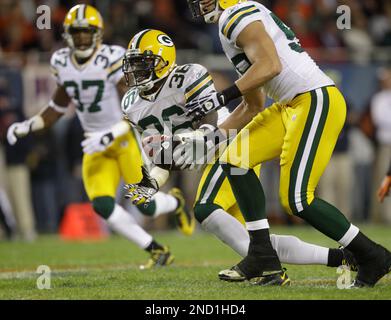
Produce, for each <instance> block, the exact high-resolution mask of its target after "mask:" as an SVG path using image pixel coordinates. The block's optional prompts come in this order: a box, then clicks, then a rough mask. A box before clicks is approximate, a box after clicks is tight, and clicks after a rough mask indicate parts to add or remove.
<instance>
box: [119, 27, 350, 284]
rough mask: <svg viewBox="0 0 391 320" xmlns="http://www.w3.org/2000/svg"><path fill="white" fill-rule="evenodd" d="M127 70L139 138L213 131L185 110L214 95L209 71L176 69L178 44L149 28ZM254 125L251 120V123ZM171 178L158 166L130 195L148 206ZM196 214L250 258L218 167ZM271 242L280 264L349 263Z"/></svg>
mask: <svg viewBox="0 0 391 320" xmlns="http://www.w3.org/2000/svg"><path fill="white" fill-rule="evenodd" d="M123 71H124V74H125V78H126V79H127V81H128V83H129V84H132V85H131V88H130V90H129V91H128V92H127V93H126V94H125V96H124V97H123V99H122V109H123V112H124V114H125V117H126V119H128V121H130V123H131V124H132V125H133V126H134V127H135V128H136V129H137V130H138V131H139V133H140V134H141V135H144V134H145V133H147V134H153V133H155V135H157V136H158V139H157V141H158V142H159V141H161V138H160V137H161V135H167V136H172V135H174V137H175V136H186V135H187V134H189V133H190V134H191V133H192V132H193V129H197V132H198V133H199V134H202V133H203V132H205V131H204V130H208V128H209V127H211V123H213V122H208V123H204V124H202V125H200V123H199V122H197V121H195V119H194V117H192V116H186V111H187V109H186V107H185V105H186V103H189V102H191V101H193V100H194V99H196V98H197V97H202V96H204V95H205V96H208V94H209V93H210V92H214V91H215V88H214V84H213V80H212V78H211V76H210V75H209V73H208V71H207V70H206V68H205V67H203V66H201V65H199V64H185V65H180V66H178V65H176V50H175V46H174V43H173V41H172V40H171V38H170V37H169V36H168V35H167V34H165V33H164V32H161V31H158V30H153V29H146V30H143V31H141V32H139V33H138V34H136V35H135V36H134V37H133V38H132V39H131V41H130V42H129V46H128V50H127V51H126V54H125V58H124V62H123ZM260 107H262V106H258V108H260ZM217 115H218V119H217V123H218V124H219V125H221V126H224V123H226V122H229V117H228V116H229V114H228V112H227V110H226V109H220V110H219V111H218V113H217ZM250 120H251V119H250V118H249V119H247V122H249V121H250ZM243 125H245V123H243ZM148 131H150V132H148ZM146 139H148V137H147V138H146ZM202 141H204V140H202ZM167 160H171V159H169V158H168V159H167ZM189 164H190V162H189ZM164 165H167V163H166V164H164ZM168 175H169V172H168V171H167V170H165V169H162V168H160V167H159V166H155V167H154V168H153V169H152V170H151V171H150V172H149V173H148V172H146V171H144V177H143V180H142V181H141V182H140V183H138V184H132V185H129V186H128V189H129V194H128V196H129V197H130V198H131V199H132V201H134V203H136V204H137V203H139V202H142V201H146V198H147V197H148V196H150V194H153V193H154V192H156V191H157V190H158V189H159V187H161V186H162V185H163V184H164V182H165V181H166V180H167V178H168ZM194 213H195V217H196V219H197V220H198V221H199V222H200V224H201V225H202V227H203V228H204V229H205V230H207V231H209V232H211V233H213V234H214V235H216V236H217V237H218V238H219V239H220V240H221V241H223V242H224V243H226V244H227V245H228V246H230V247H231V248H232V249H233V250H235V251H236V252H237V253H238V254H239V255H241V256H243V257H244V256H246V255H247V250H248V247H249V242H250V239H249V235H248V233H247V231H246V229H245V228H244V226H243V224H242V223H243V217H242V215H241V213H240V210H239V208H238V206H237V204H236V201H235V197H234V195H233V193H232V190H231V188H230V185H229V182H228V180H227V179H226V177H225V173H224V171H223V170H222V168H221V166H220V164H219V163H218V162H216V163H213V162H212V163H211V164H208V165H207V166H206V168H205V169H204V171H203V175H202V178H201V181H200V183H199V187H198V192H197V197H196V201H195V205H194ZM241 222H242V223H241ZM270 237H271V242H272V244H273V247H274V249H275V250H276V251H277V253H278V255H279V257H280V258H281V261H283V262H286V263H295V264H324V265H329V266H339V265H341V264H342V263H343V261H342V260H343V259H344V258H347V259H349V261H351V260H350V256H349V253H348V252H346V251H344V250H339V249H328V248H323V247H319V246H315V245H312V244H309V243H305V242H303V241H301V240H300V239H298V238H296V237H293V236H278V235H271V236H270ZM351 262H353V261H351ZM220 278H222V279H226V280H230V281H243V280H245V278H244V277H243V276H242V275H238V274H237V273H236V274H235V273H234V274H230V275H228V277H227V274H225V273H224V274H221V275H220ZM274 281H277V280H276V279H274ZM287 283H289V278H288V277H287V276H286V274H283V277H282V278H281V277H280V278H279V281H278V284H280V285H282V284H287ZM257 284H260V283H257Z"/></svg>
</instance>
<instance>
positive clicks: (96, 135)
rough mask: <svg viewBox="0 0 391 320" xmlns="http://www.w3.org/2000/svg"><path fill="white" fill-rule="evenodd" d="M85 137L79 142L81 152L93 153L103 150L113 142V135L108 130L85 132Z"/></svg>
mask: <svg viewBox="0 0 391 320" xmlns="http://www.w3.org/2000/svg"><path fill="white" fill-rule="evenodd" d="M85 136H86V139H84V140H83V141H82V142H81V146H82V147H83V152H84V153H88V154H93V153H95V152H102V151H105V150H106V149H107V148H108V147H109V146H110V145H111V143H112V142H113V140H114V136H113V133H112V132H111V130H110V131H100V132H90V133H86V134H85Z"/></svg>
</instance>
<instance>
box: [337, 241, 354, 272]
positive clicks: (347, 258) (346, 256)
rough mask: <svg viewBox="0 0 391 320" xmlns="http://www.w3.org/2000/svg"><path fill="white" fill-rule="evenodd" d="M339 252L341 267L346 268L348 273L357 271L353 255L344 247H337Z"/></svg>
mask: <svg viewBox="0 0 391 320" xmlns="http://www.w3.org/2000/svg"><path fill="white" fill-rule="evenodd" d="M339 250H341V251H342V254H343V258H342V265H344V266H347V267H348V268H349V269H350V271H355V272H357V271H358V263H357V260H356V258H355V257H354V255H353V253H352V252H351V251H349V250H348V249H346V248H344V247H342V246H341V247H339Z"/></svg>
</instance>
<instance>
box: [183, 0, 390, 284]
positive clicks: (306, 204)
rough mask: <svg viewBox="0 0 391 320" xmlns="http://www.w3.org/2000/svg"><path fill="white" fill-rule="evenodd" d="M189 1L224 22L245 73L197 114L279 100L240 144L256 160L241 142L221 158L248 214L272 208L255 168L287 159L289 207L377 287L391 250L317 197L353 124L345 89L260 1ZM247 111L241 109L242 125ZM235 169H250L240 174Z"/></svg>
mask: <svg viewBox="0 0 391 320" xmlns="http://www.w3.org/2000/svg"><path fill="white" fill-rule="evenodd" d="M188 4H189V7H190V9H191V11H192V13H193V16H194V17H203V18H204V20H205V22H207V23H218V28H219V36H220V41H221V44H222V47H223V50H224V52H225V54H226V56H227V57H228V59H229V60H230V61H231V62H232V64H233V65H234V67H235V68H236V70H237V72H238V73H239V75H240V78H239V79H238V80H237V81H236V82H235V84H233V85H232V86H231V87H229V88H227V89H225V90H224V91H222V92H212V93H210V95H209V97H204V98H203V100H202V101H201V100H200V101H198V102H197V103H196V104H191V105H188V108H190V109H191V110H190V111H189V112H190V113H191V114H195V115H196V116H198V117H202V116H203V115H205V114H207V113H208V112H210V111H212V110H214V109H218V108H220V107H222V106H224V105H226V104H227V103H228V102H229V101H231V100H232V99H235V98H238V97H241V96H243V95H244V96H249V95H250V96H251V95H255V96H256V95H260V88H261V87H263V89H264V90H265V91H266V93H267V95H268V96H269V97H271V98H273V99H274V100H275V104H273V105H272V106H271V107H270V108H267V109H266V110H264V111H262V112H260V113H259V114H258V115H257V116H256V117H255V118H254V119H253V120H252V121H251V122H250V123H249V124H248V125H247V126H246V127H245V128H244V130H242V131H241V133H239V134H238V136H237V137H236V141H235V140H234V141H233V142H236V143H238V144H239V145H240V144H248V145H249V146H250V150H249V156H248V158H247V159H245V160H248V161H242V160H243V156H244V155H243V154H242V155H238V156H235V154H234V153H232V152H230V148H231V146H232V145H233V144H231V145H230V146H228V148H227V149H226V150H225V152H224V154H223V155H222V157H221V158H220V161H221V162H222V163H223V165H222V167H223V169H224V171H225V172H226V174H227V176H228V178H229V181H230V183H231V186H232V189H233V191H234V193H235V197H236V199H237V200H238V203H239V206H240V208H241V210H242V212H243V214H244V215H254V212H261V215H263V216H264V213H263V212H264V206H265V203H264V199H263V198H262V197H254V196H253V195H254V194H260V193H261V192H262V186H261V185H260V183H259V180H258V179H257V177H256V175H255V174H254V171H253V170H247V169H253V168H254V167H255V166H257V165H259V164H260V163H262V162H263V161H267V160H270V159H273V158H276V157H280V166H281V175H280V198H281V202H282V205H283V207H284V208H285V210H286V211H287V212H288V213H289V214H294V215H297V216H299V217H301V218H303V219H304V220H305V221H307V222H308V223H309V224H311V225H312V226H314V227H315V228H316V229H318V230H319V231H321V232H322V233H323V234H325V235H326V236H328V237H330V238H331V239H333V240H335V241H337V242H339V243H340V244H341V245H342V246H344V247H345V248H347V249H348V250H350V251H351V252H352V253H353V254H354V257H355V258H356V260H357V263H358V268H359V270H358V273H357V277H356V279H355V282H354V285H355V286H357V287H362V286H369V287H371V286H374V285H375V284H376V282H377V281H378V280H379V279H380V278H382V277H383V276H384V275H385V274H387V273H388V272H389V271H390V269H391V253H390V252H389V251H388V250H387V249H385V248H384V247H382V246H381V245H379V244H377V243H375V242H373V241H372V240H370V239H369V238H368V237H366V236H365V235H364V234H363V233H362V232H361V231H360V230H359V229H358V228H357V227H356V226H355V225H353V224H351V223H350V222H349V221H348V220H347V219H346V218H345V216H344V215H343V214H342V213H341V212H340V211H339V210H338V209H337V208H335V207H334V206H332V205H331V204H329V203H327V202H325V201H323V200H322V199H319V198H317V197H315V195H314V191H315V188H316V186H317V184H318V181H319V179H320V177H321V175H322V173H323V171H324V169H325V167H326V166H327V163H328V161H329V160H330V157H331V154H332V151H333V149H334V146H335V143H336V141H337V137H338V134H339V132H340V130H341V128H342V126H343V124H344V121H345V117H346V105H345V100H344V98H343V96H342V94H341V93H340V91H339V90H338V89H337V88H336V87H335V85H334V82H333V81H332V80H331V79H330V78H329V77H327V76H326V75H325V74H324V73H323V72H322V71H321V70H320V69H319V67H318V66H317V65H316V63H315V62H314V61H313V60H312V59H311V58H310V56H309V55H308V54H307V53H306V52H305V51H304V50H303V49H302V47H301V46H300V44H299V41H298V39H297V38H296V36H295V34H294V33H293V31H292V30H291V29H290V28H289V27H288V26H286V25H285V24H284V23H283V22H282V21H281V20H280V19H279V18H278V17H277V16H276V15H275V14H274V13H273V12H271V11H270V10H268V9H267V8H266V7H264V6H263V5H261V4H260V3H257V2H254V1H240V0H188ZM248 106H249V107H251V105H248ZM249 112H250V111H249ZM242 113H246V109H245V108H243V110H242ZM242 113H239V112H237V113H236V114H235V115H236V116H237V122H240V121H241V120H240V116H241V114H242ZM233 120H235V119H234V118H233ZM233 123H235V121H233ZM194 139H195V138H194ZM239 149H240V148H239ZM232 169H236V170H238V169H239V170H240V169H242V170H245V171H243V173H244V174H243V175H234V174H231V172H232ZM250 190H251V192H249V191H250ZM261 221H262V220H261ZM261 221H258V222H256V224H257V227H256V229H258V232H259V233H260V234H264V235H265V234H267V233H268V232H267V224H266V223H264V224H262V223H261ZM265 230H266V231H265ZM257 237H258V239H259V240H258V241H259V242H258V243H259V246H258V247H261V248H262V247H264V244H263V243H262V239H261V236H259V235H257ZM250 249H251V247H250ZM259 250H261V249H259ZM255 268H256V263H254V262H253V261H250V260H247V261H245V263H243V264H241V265H238V266H237V267H236V268H235V269H236V271H237V272H238V273H240V274H244V275H246V276H247V274H248V272H249V271H248V270H255ZM277 268H278V265H276V269H277ZM227 272H228V271H227Z"/></svg>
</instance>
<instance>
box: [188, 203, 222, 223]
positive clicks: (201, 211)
mask: <svg viewBox="0 0 391 320" xmlns="http://www.w3.org/2000/svg"><path fill="white" fill-rule="evenodd" d="M217 209H221V207H220V206H218V205H217V204H213V203H205V204H200V203H196V205H195V206H194V217H195V218H196V220H197V221H198V222H199V223H202V221H204V220H205V219H206V218H207V217H209V215H210V214H211V213H212V212H213V211H215V210H217Z"/></svg>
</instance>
